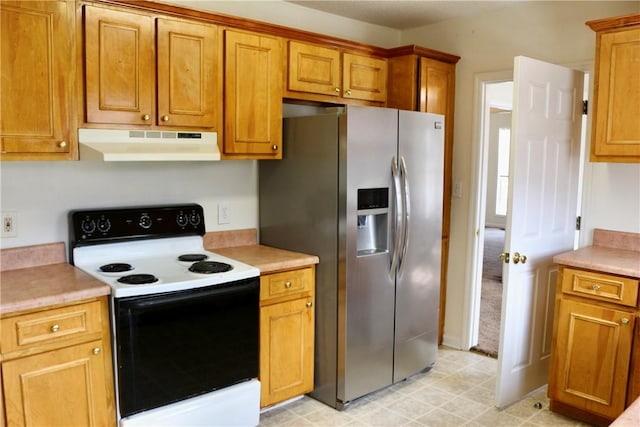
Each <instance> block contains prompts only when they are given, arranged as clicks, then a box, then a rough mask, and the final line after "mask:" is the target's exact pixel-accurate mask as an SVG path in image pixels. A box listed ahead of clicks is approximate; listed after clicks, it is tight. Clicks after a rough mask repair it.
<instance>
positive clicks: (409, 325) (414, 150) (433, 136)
mask: <svg viewBox="0 0 640 427" xmlns="http://www.w3.org/2000/svg"><path fill="white" fill-rule="evenodd" d="M398 120H399V126H398V140H399V143H398V157H399V159H400V163H401V164H402V163H404V165H405V168H404V169H405V172H406V173H405V176H404V178H405V181H403V185H402V187H403V188H405V189H408V193H409V200H408V201H407V205H408V209H407V210H408V215H407V216H408V218H407V223H406V226H407V236H406V239H405V245H406V246H405V247H403V248H402V250H401V254H403V257H402V258H401V260H400V267H399V269H398V275H397V278H396V312H395V316H396V317H395V349H394V353H395V356H394V357H395V363H394V372H393V381H394V382H397V381H401V380H403V379H405V378H407V377H408V376H411V375H413V374H415V373H417V372H420V371H422V370H424V369H426V368H429V367H431V366H432V365H433V364H434V362H435V359H436V354H437V347H438V344H437V340H438V307H439V306H438V303H439V293H440V259H441V239H442V185H443V180H442V176H443V175H442V173H443V155H444V117H443V116H441V115H435V114H425V113H418V112H411V111H400V112H399V119H398ZM401 169H403V168H402V167H401Z"/></svg>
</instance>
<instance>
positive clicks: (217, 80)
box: [156, 18, 222, 128]
mask: <svg viewBox="0 0 640 427" xmlns="http://www.w3.org/2000/svg"><path fill="white" fill-rule="evenodd" d="M156 37H157V44H158V52H157V61H158V65H157V66H158V87H157V92H158V124H159V125H162V126H195V127H201V128H216V127H217V119H218V116H219V114H220V107H219V104H218V103H220V104H221V102H222V101H221V100H222V98H221V93H220V92H221V91H220V89H221V88H220V85H221V82H222V75H221V69H220V68H219V61H218V55H219V52H220V47H219V46H218V42H217V40H218V38H217V28H216V27H215V26H213V25H207V24H199V23H191V22H185V21H175V20H169V19H162V18H161V19H158V22H157V34H156Z"/></svg>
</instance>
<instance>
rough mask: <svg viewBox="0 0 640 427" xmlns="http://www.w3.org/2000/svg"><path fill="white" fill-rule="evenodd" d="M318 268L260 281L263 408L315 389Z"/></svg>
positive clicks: (285, 272) (274, 276)
mask: <svg viewBox="0 0 640 427" xmlns="http://www.w3.org/2000/svg"><path fill="white" fill-rule="evenodd" d="M314 284H315V267H305V268H302V269H295V270H289V271H283V272H278V273H274V274H267V275H264V276H262V277H261V278H260V383H261V398H260V406H261V407H265V406H270V405H273V404H276V403H279V402H282V401H285V400H287V399H290V398H293V397H296V396H300V395H302V394H305V393H308V392H310V391H311V390H313V361H314V359H313V353H314V327H315V323H314V319H315V314H314V313H315V307H314Z"/></svg>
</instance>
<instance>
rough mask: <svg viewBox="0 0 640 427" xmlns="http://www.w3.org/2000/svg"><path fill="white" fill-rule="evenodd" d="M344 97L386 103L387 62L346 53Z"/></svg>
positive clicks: (344, 57)
mask: <svg viewBox="0 0 640 427" xmlns="http://www.w3.org/2000/svg"><path fill="white" fill-rule="evenodd" d="M342 59H343V69H342V85H343V87H342V92H343V93H342V96H344V97H345V98H355V99H362V100H365V101H379V102H386V100H387V60H386V59H378V58H371V57H368V56H360V55H353V54H350V53H345V54H343V56H342Z"/></svg>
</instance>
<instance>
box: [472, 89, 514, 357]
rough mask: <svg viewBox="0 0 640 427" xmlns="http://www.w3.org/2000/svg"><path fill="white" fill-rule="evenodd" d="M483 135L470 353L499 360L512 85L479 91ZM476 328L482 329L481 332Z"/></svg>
mask: <svg viewBox="0 0 640 427" xmlns="http://www.w3.org/2000/svg"><path fill="white" fill-rule="evenodd" d="M483 99H484V102H483V111H484V114H483V115H482V120H483V123H482V126H481V127H482V129H483V132H481V138H482V140H481V144H480V145H481V147H482V151H481V152H482V153H483V156H482V163H483V164H482V165H481V166H480V169H481V171H482V173H481V176H480V177H479V182H480V183H481V186H480V188H481V189H482V191H481V192H480V194H479V195H478V197H479V198H481V205H482V208H483V211H484V214H483V215H480V218H479V220H478V227H477V229H476V230H477V231H476V234H477V235H478V237H479V239H478V241H479V247H478V249H479V250H481V253H480V254H478V263H477V264H478V265H477V267H476V269H477V270H478V272H479V274H477V275H476V277H475V281H474V285H473V286H474V288H475V289H476V290H477V293H478V294H479V296H480V301H479V306H478V311H479V316H478V319H479V321H478V322H477V324H476V331H474V335H475V336H476V337H477V339H475V340H474V341H473V342H472V343H471V344H472V346H471V350H472V351H476V352H479V353H482V354H485V355H488V356H490V357H494V358H497V357H498V347H499V343H500V320H501V319H500V316H501V308H502V261H501V260H500V258H499V256H500V253H501V252H502V251H503V248H504V236H505V234H504V232H505V225H506V207H507V194H508V187H509V151H510V139H511V109H512V101H513V82H512V81H511V80H510V79H509V80H504V81H491V82H487V83H486V84H484V87H483ZM479 325H482V327H481V328H480V326H479Z"/></svg>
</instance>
